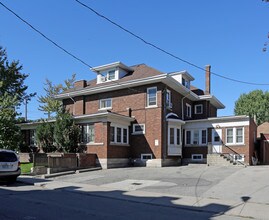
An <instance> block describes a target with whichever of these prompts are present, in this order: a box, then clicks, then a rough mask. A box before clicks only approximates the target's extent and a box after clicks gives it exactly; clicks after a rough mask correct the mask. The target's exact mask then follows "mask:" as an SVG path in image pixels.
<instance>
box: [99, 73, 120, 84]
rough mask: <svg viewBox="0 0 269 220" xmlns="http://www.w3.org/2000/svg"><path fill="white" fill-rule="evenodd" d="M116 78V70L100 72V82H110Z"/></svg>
mask: <svg viewBox="0 0 269 220" xmlns="http://www.w3.org/2000/svg"><path fill="white" fill-rule="evenodd" d="M115 79H116V70H109V71H107V72H102V73H100V82H109V81H112V80H115Z"/></svg>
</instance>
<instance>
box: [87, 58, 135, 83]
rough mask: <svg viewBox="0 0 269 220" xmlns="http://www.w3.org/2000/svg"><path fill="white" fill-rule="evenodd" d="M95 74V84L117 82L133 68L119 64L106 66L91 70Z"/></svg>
mask: <svg viewBox="0 0 269 220" xmlns="http://www.w3.org/2000/svg"><path fill="white" fill-rule="evenodd" d="M91 70H92V71H94V72H96V73H97V84H99V83H105V82H110V81H114V80H119V79H121V78H123V77H124V76H126V75H127V74H128V73H129V72H132V71H133V68H131V67H128V66H126V65H124V64H123V63H121V62H115V63H110V64H106V65H103V66H97V67H93V68H91Z"/></svg>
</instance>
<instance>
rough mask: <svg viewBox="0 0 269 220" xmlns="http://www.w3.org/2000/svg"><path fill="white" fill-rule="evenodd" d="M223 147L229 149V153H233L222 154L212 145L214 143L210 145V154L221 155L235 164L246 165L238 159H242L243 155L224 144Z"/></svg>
mask: <svg viewBox="0 0 269 220" xmlns="http://www.w3.org/2000/svg"><path fill="white" fill-rule="evenodd" d="M222 147H224V148H227V149H229V151H231V153H220V152H217V150H216V148H215V147H214V146H213V145H212V143H208V152H207V153H208V154H219V155H221V156H223V157H225V158H227V159H228V160H230V161H231V162H233V163H237V164H240V165H244V166H245V165H246V164H245V163H244V162H242V161H240V160H238V159H237V158H241V157H242V155H241V154H239V153H237V152H236V151H235V150H233V149H232V148H230V147H229V146H227V145H225V144H222Z"/></svg>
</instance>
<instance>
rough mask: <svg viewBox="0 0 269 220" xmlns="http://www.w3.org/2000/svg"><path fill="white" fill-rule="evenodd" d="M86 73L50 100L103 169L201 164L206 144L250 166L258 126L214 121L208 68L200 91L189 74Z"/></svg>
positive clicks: (127, 69) (243, 120) (110, 69)
mask: <svg viewBox="0 0 269 220" xmlns="http://www.w3.org/2000/svg"><path fill="white" fill-rule="evenodd" d="M92 71H93V72H95V73H96V75H97V77H96V79H94V80H92V81H86V80H81V81H78V82H76V83H75V87H74V89H71V90H69V91H66V92H64V93H62V94H60V95H57V97H56V99H58V100H62V102H63V105H64V106H65V108H66V109H67V110H68V111H69V112H70V113H71V114H72V115H73V117H74V119H75V120H76V123H77V124H79V125H81V128H82V133H83V138H82V143H81V145H85V146H86V149H87V152H89V153H95V154H97V157H98V159H97V163H99V164H100V165H101V166H102V167H103V168H110V167H121V166H128V165H130V161H132V162H133V163H135V164H138V165H146V166H158V167H160V166H168V165H180V164H181V163H182V162H205V161H206V157H207V153H208V149H209V147H208V146H209V145H210V148H211V149H213V152H214V153H229V154H231V155H234V157H236V159H238V160H242V161H244V162H245V163H246V164H250V163H251V156H252V154H253V151H254V142H255V138H256V124H255V123H254V122H253V120H252V119H251V118H249V117H247V116H231V117H217V111H218V109H223V108H224V105H223V104H222V103H221V102H220V101H219V100H218V99H217V98H216V97H215V96H213V95H212V94H211V91H210V86H211V85H210V66H206V73H205V84H206V86H205V91H203V90H201V89H198V88H195V87H193V86H192V85H191V82H192V81H193V80H194V78H193V77H192V76H191V75H190V74H189V73H188V72H187V71H180V72H173V73H162V72H160V71H158V70H155V69H153V68H151V67H149V66H147V65H145V64H140V65H135V66H126V65H124V64H123V63H121V62H116V63H112V64H107V65H103V66H98V67H94V68H92ZM26 128H27V125H26V127H25V129H26Z"/></svg>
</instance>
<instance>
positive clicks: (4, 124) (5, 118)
mask: <svg viewBox="0 0 269 220" xmlns="http://www.w3.org/2000/svg"><path fill="white" fill-rule="evenodd" d="M17 102H18V100H17V97H16V96H14V97H12V96H10V95H9V94H8V93H4V94H3V95H2V96H0V148H2V149H10V150H17V149H18V148H19V143H20V137H21V134H20V129H19V127H18V126H17V125H16V116H17V113H16V111H15V106H16V105H17Z"/></svg>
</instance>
